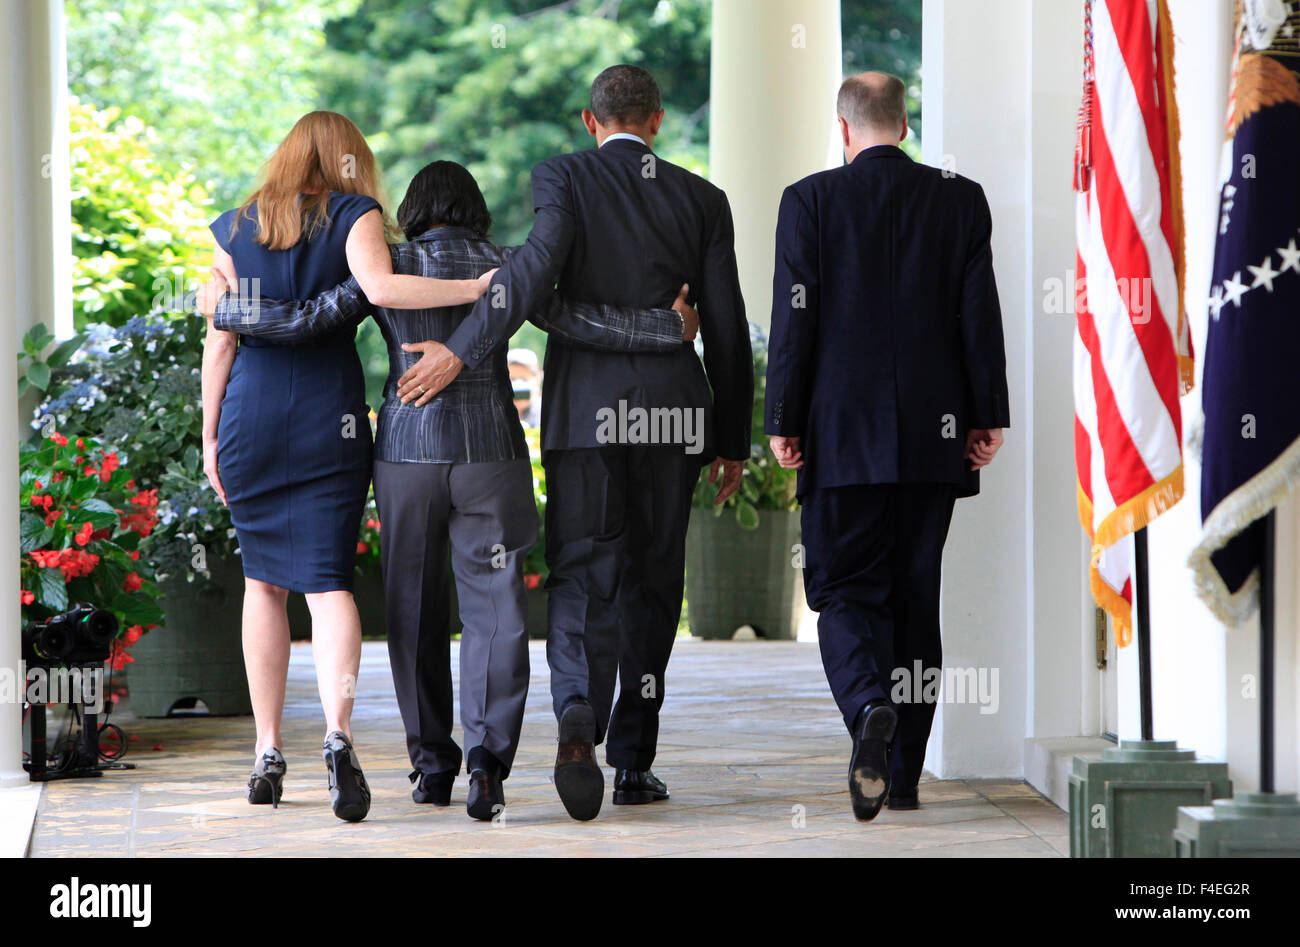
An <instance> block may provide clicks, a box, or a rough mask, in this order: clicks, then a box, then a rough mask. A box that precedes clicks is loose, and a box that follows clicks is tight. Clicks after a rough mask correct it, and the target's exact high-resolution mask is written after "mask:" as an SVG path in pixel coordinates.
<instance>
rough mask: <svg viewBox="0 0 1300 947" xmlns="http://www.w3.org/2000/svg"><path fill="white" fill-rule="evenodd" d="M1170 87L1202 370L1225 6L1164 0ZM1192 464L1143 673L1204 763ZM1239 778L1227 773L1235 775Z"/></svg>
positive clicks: (1215, 753) (1161, 714)
mask: <svg viewBox="0 0 1300 947" xmlns="http://www.w3.org/2000/svg"><path fill="white" fill-rule="evenodd" d="M1169 6H1170V16H1171V18H1172V21H1173V27H1174V83H1175V94H1176V98H1177V101H1178V109H1179V119H1180V122H1181V126H1182V145H1181V147H1180V149H1179V155H1180V158H1181V161H1182V172H1183V208H1184V218H1185V224H1186V233H1187V236H1186V253H1187V275H1186V307H1187V313H1188V318H1189V321H1190V326H1191V330H1192V342H1193V349H1194V351H1195V353H1196V356H1197V366H1196V369H1197V377H1198V379H1199V377H1200V374H1201V368H1202V366H1203V364H1204V354H1205V330H1206V320H1207V309H1206V306H1205V297H1206V291H1207V289H1208V287H1209V283H1210V266H1211V263H1212V261H1213V256H1214V232H1215V222H1216V219H1217V216H1218V198H1219V188H1218V166H1219V155H1220V146H1221V144H1222V142H1223V119H1224V113H1225V107H1226V102H1227V88H1228V71H1229V68H1230V60H1231V56H1232V38H1231V29H1230V24H1231V13H1232V11H1231V7H1232V4H1231V3H1230V2H1226V0H1223V2H1219V0H1214V2H1210V3H1207V2H1205V0H1170V5H1169ZM1200 404H1201V393H1200V388H1199V386H1198V387H1197V388H1196V389H1194V390H1193V391H1192V392H1191V393H1190V394H1189V395H1187V396H1186V397H1184V398H1183V400H1182V406H1183V430H1184V439H1186V434H1187V432H1188V431H1189V429H1190V428H1191V427H1192V425H1193V424H1195V423H1196V419H1197V418H1198V416H1199V415H1200V410H1201V409H1200ZM1200 472H1201V471H1200V465H1199V463H1197V460H1196V458H1195V456H1193V455H1191V454H1190V453H1189V452H1187V451H1186V450H1184V489H1185V493H1184V496H1183V500H1182V501H1181V502H1180V503H1179V504H1178V505H1177V506H1175V507H1174V508H1173V509H1172V510H1170V511H1169V512H1167V513H1165V514H1164V515H1163V516H1161V517H1160V519H1158V520H1157V521H1156V522H1155V523H1153V524H1152V525H1151V527H1150V529H1149V530H1148V536H1149V541H1150V551H1151V667H1152V692H1153V693H1152V697H1153V705H1154V707H1153V710H1154V724H1155V735H1156V738H1157V739H1176V740H1178V742H1179V744H1180V745H1181V746H1184V747H1187V748H1189V749H1194V750H1196V751H1197V753H1198V754H1200V755H1202V756H1205V757H1207V758H1213V759H1224V758H1225V749H1226V743H1225V739H1226V730H1225V713H1226V709H1227V708H1226V706H1225V690H1224V685H1223V680H1224V674H1225V673H1226V671H1225V658H1226V653H1225V632H1224V629H1223V627H1222V626H1221V625H1220V624H1219V622H1218V621H1217V620H1216V619H1215V618H1214V617H1213V616H1212V615H1211V614H1210V613H1209V611H1207V610H1206V608H1205V607H1204V606H1203V605H1201V603H1200V601H1199V600H1198V599H1197V598H1196V594H1195V591H1194V590H1193V586H1192V576H1191V571H1190V570H1189V569H1188V568H1187V553H1188V551H1189V550H1190V549H1191V548H1192V546H1193V545H1194V544H1195V542H1196V540H1197V537H1198V536H1199V535H1200V526H1201V503H1200V489H1201V477H1200ZM1119 662H1120V666H1121V682H1122V683H1121V690H1120V736H1121V737H1122V738H1125V739H1131V738H1137V737H1138V736H1139V735H1140V730H1139V711H1138V706H1137V655H1136V652H1135V651H1134V649H1132V648H1128V649H1125V650H1124V651H1122V652H1120V655H1119ZM1238 776H1239V774H1238V773H1233V777H1234V778H1237V777H1238Z"/></svg>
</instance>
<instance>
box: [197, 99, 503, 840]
mask: <svg viewBox="0 0 1300 947" xmlns="http://www.w3.org/2000/svg"><path fill="white" fill-rule="evenodd" d="M378 193H379V188H378V181H377V174H376V170H375V162H374V156H373V155H372V154H371V151H370V148H369V147H368V146H367V145H366V142H365V139H364V137H363V136H362V135H361V132H360V131H359V130H358V129H357V127H356V126H355V125H354V124H352V122H351V121H349V120H348V119H347V118H345V117H344V116H342V115H339V114H337V113H335V112H312V113H310V114H308V115H305V116H304V117H303V118H302V119H300V120H299V121H298V123H297V124H296V125H295V126H294V128H293V130H292V131H290V133H289V135H288V136H287V137H286V138H285V139H284V141H283V142H281V144H280V145H279V147H278V148H277V149H276V151H275V153H274V154H273V155H272V156H271V159H270V161H269V163H268V165H267V172H266V179H265V182H264V183H263V184H262V185H261V187H259V188H258V190H257V191H255V192H254V193H253V194H252V195H251V196H250V197H249V198H248V200H247V201H245V202H244V204H243V206H241V207H239V208H237V209H234V210H229V211H227V212H226V213H224V214H222V215H221V216H220V217H218V218H217V220H216V221H214V222H213V224H212V226H211V229H212V233H213V236H214V238H215V239H216V243H217V247H216V249H215V251H214V267H215V269H217V270H219V271H220V272H221V273H222V275H223V276H224V277H225V278H226V280H227V281H228V282H230V283H231V285H240V283H239V282H238V281H240V280H242V281H243V283H242V286H241V289H242V291H243V292H242V295H243V296H244V297H245V298H246V299H247V300H249V306H248V309H247V312H246V313H245V316H244V317H245V318H247V319H249V320H255V319H256V318H257V311H256V305H255V303H256V300H257V298H258V297H259V296H264V297H270V298H289V299H310V298H311V297H312V296H315V295H317V294H319V293H321V292H323V291H325V290H326V289H329V288H330V287H332V286H335V285H336V284H338V283H340V282H343V281H345V280H346V279H347V278H348V276H349V274H351V275H353V276H355V277H356V278H357V281H358V282H359V283H360V284H361V287H362V289H363V291H364V292H365V293H366V295H367V296H368V297H369V299H370V301H371V302H372V303H374V304H375V305H382V306H390V307H392V308H398V309H405V308H411V309H423V308H429V307H434V306H448V305H460V304H463V303H466V302H472V301H473V300H475V299H477V298H478V296H480V295H481V294H482V292H483V291H484V289H485V288H486V286H487V281H488V280H489V279H490V278H491V274H485V276H484V277H483V278H480V279H477V280H435V279H425V278H422V277H417V276H408V275H401V274H396V275H395V274H394V273H393V270H392V260H391V257H390V255H389V250H388V243H387V240H386V233H387V230H388V228H387V226H386V221H385V219H384V215H383V211H382V208H381V207H380V204H379V201H378V199H377V198H378ZM203 440H204V467H205V470H206V472H207V475H208V477H209V479H210V480H211V482H212V486H213V488H214V489H215V490H216V491H217V494H218V496H220V497H221V499H222V501H223V502H224V503H226V504H227V505H228V506H229V508H230V518H231V521H232V522H233V523H234V526H235V530H236V533H237V534H238V538H239V547H240V554H241V556H242V559H243V566H244V583H245V584H244V615H243V622H244V630H243V640H244V659H245V664H246V665H247V670H248V683H249V691H250V693H251V694H252V699H253V713H254V716H255V719H256V722H257V745H256V757H257V761H256V764H255V767H254V771H253V776H252V778H251V779H250V780H249V790H248V798H249V801H250V802H252V803H258V804H260V803H270V804H272V805H275V804H278V802H279V798H280V793H281V784H282V780H283V776H284V771H285V762H284V756H283V754H282V753H281V751H280V745H281V741H280V718H281V714H282V712H283V709H284V693H285V682H286V677H287V673H288V665H289V625H288V619H287V616H286V613H285V601H286V598H287V596H288V593H289V592H291V591H294V592H302V593H304V594H305V596H306V599H307V605H308V608H309V609H310V611H311V617H312V651H313V654H314V657H315V661H316V676H317V684H318V688H319V690H320V696H321V705H322V708H323V709H324V712H325V729H326V738H325V745H324V757H325V762H326V770H327V775H328V778H329V789H330V797H331V803H332V806H333V809H334V813H335V814H336V815H337V816H338V817H339V818H341V819H345V820H348V821H359V820H360V819H363V818H364V817H365V815H366V813H367V812H368V811H369V807H370V791H369V788H368V786H367V785H366V782H365V778H364V776H363V775H362V773H361V768H360V766H359V764H358V762H357V758H356V753H355V750H354V749H353V747H352V743H351V727H350V719H351V714H352V697H353V693H354V691H355V686H356V679H357V672H358V669H359V665H360V655H361V623H360V619H359V618H358V616H357V610H356V605H355V603H354V602H353V600H352V577H353V572H354V566H355V561H356V543H357V532H358V528H359V526H360V522H361V513H362V508H363V506H364V504H365V499H366V491H367V488H368V486H369V483H370V471H371V434H370V421H369V408H368V407H367V406H366V403H365V383H364V377H363V375H362V371H361V362H360V360H359V359H358V357H357V352H356V346H355V331H354V330H345V331H342V332H339V333H336V334H334V335H330V336H327V337H325V338H322V339H317V340H315V341H314V342H313V343H311V344H303V345H293V346H287V345H275V344H269V343H266V342H264V341H262V340H259V339H256V338H254V337H252V336H240V335H238V334H237V333H229V332H222V331H220V330H217V329H215V328H213V327H212V325H211V323H209V327H208V336H207V341H206V343H205V346H204V356H203Z"/></svg>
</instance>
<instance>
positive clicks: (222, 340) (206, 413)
mask: <svg viewBox="0 0 1300 947" xmlns="http://www.w3.org/2000/svg"><path fill="white" fill-rule="evenodd" d="M212 266H213V268H214V269H216V270H219V271H220V272H221V275H222V276H224V277H225V278H226V281H227V282H228V283H230V284H232V285H237V284H238V282H239V280H238V278H237V277H236V275H235V262H234V260H232V259H231V258H230V254H228V253H227V252H226V251H225V250H223V249H221V248H220V247H217V248H216V250H215V251H214V252H213V260H212ZM237 347H238V344H237V338H236V336H235V334H234V333H233V332H223V331H222V330H221V329H218V328H216V327H215V326H213V324H212V317H211V316H209V317H208V333H207V336H206V337H205V338H204V340H203V376H202V391H203V471H204V473H206V474H207V475H208V480H209V481H211V483H212V489H213V490H215V491H216V493H217V496H218V497H219V498H220V500H221V502H222V503H223V504H224V503H225V502H226V490H225V488H224V487H223V486H222V484H221V474H220V472H219V471H218V470H217V427H218V425H219V424H220V422H221V399H222V398H224V397H225V394H226V382H227V381H229V380H230V366H231V365H233V364H234V362H235V351H236V349H237Z"/></svg>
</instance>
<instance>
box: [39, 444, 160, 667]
mask: <svg viewBox="0 0 1300 947" xmlns="http://www.w3.org/2000/svg"><path fill="white" fill-rule="evenodd" d="M19 464H20V470H21V476H20V480H19V484H20V486H19V495H20V512H19V537H20V542H21V552H22V566H21V576H22V592H21V600H22V618H23V622H24V623H26V622H29V621H39V620H40V619H43V618H48V617H50V616H51V615H56V614H58V613H59V612H62V611H66V610H67V609H68V608H69V607H71V606H72V605H75V604H77V603H78V602H88V603H89V604H91V605H94V606H95V607H96V608H104V609H108V610H109V611H111V612H113V613H114V614H115V615H117V619H118V623H119V625H120V631H119V633H118V640H117V642H116V643H115V644H114V647H113V655H112V657H111V659H110V660H111V662H112V665H113V667H114V668H115V669H117V670H121V669H122V668H123V667H124V666H125V665H126V664H129V663H130V662H131V660H132V658H131V656H130V654H129V653H128V649H129V648H130V646H131V645H133V644H135V642H136V641H137V640H138V639H139V638H140V636H141V635H142V634H144V633H145V632H146V631H147V630H149V629H151V628H155V627H157V625H158V624H160V623H161V622H162V618H163V612H162V609H161V608H159V606H158V602H157V599H158V597H159V594H160V593H159V591H158V588H157V587H156V586H155V585H154V582H153V578H154V573H153V568H152V566H151V565H150V564H149V562H148V561H147V559H146V558H144V557H142V556H141V555H140V541H141V540H142V539H144V538H145V537H147V536H148V535H149V534H150V533H151V532H152V531H153V529H154V527H155V526H156V525H157V523H158V513H157V506H158V491H157V490H139V489H137V487H136V484H135V481H133V480H132V479H131V475H130V473H129V472H128V471H127V469H126V468H125V467H124V466H123V465H122V464H121V463H120V462H119V460H118V455H117V452H116V451H109V450H105V449H103V448H102V447H101V446H100V445H99V444H98V443H96V442H95V441H93V440H91V439H90V438H80V437H79V438H76V439H75V441H73V440H70V439H69V438H67V437H65V436H63V435H62V434H58V433H55V432H50V433H49V434H48V435H47V436H46V437H45V438H43V439H42V440H40V441H37V442H35V443H26V444H23V445H22V447H21V450H20V454H19Z"/></svg>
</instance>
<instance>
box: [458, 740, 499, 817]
mask: <svg viewBox="0 0 1300 947" xmlns="http://www.w3.org/2000/svg"><path fill="white" fill-rule="evenodd" d="M467 762H468V765H467V766H466V769H468V770H469V798H468V799H466V800H465V811H466V812H467V813H469V817H470V818H471V819H478V820H479V821H480V822H491V821H492V820H493V819H495V818H496V817H497V815H498V814H499V813H500V812H502V811H503V810H504V809H505V807H506V793H505V789H504V788H503V787H502V785H501V774H502V772H503V771H504V769H505V767H504V766H502V765H501V761H500V760H498V759H497V758H496V757H495V756H493V755H492V754H491V753H490V752H489V751H487V750H485V749H483V747H481V746H476V747H474V749H472V750H470V751H469V756H468V758H467Z"/></svg>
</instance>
